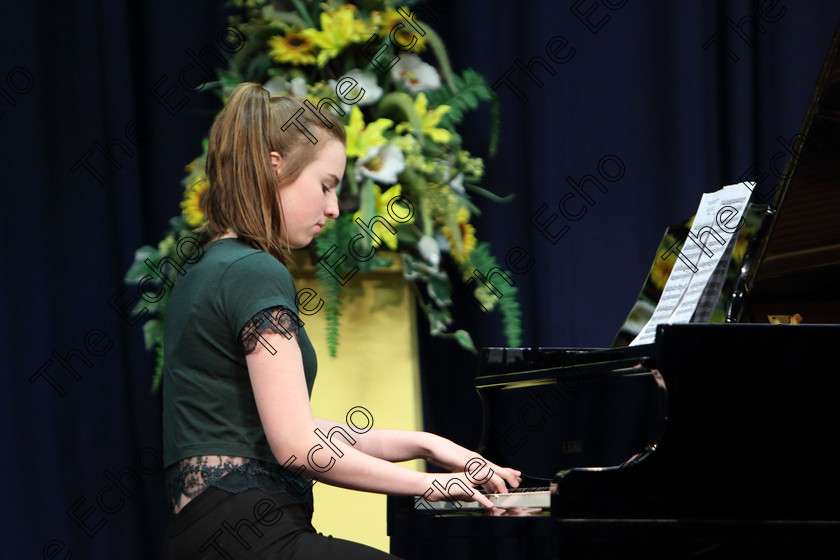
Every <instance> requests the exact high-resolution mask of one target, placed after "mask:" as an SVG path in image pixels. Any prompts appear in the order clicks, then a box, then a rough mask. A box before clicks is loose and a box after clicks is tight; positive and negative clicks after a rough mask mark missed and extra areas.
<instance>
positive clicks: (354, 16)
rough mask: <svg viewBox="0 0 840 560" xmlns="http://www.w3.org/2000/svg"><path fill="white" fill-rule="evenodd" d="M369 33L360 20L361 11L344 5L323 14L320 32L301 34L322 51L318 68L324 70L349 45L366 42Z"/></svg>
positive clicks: (309, 31)
mask: <svg viewBox="0 0 840 560" xmlns="http://www.w3.org/2000/svg"><path fill="white" fill-rule="evenodd" d="M369 31H370V26H369V25H368V24H366V23H365V22H364V21H363V20H362V19H361V18H359V9H358V8H356V6H354V5H352V4H343V5H341V6H338V7H337V8H336V9H334V10H330V11H325V12H321V30H320V31H319V30H317V29H312V28H310V29H304V30H303V31H302V32H301V33H302V34H303V35H304V36H305V37H307V38H308V39H310V40H311V41H312V42H313V43H315V45H317V46H318V48H319V49H321V50H320V52H318V66H319V67H320V68H323V67H324V65H325V64H326V63H327V61H329V60H331V59H333V58H335V57H337V56H338V55H339V53H341V51H342V50H343V49H344V48H345V47H347V45H350V44H352V43H361V42H364V41H365V40H366V39H367V37H366V36H369V35H370V33H369Z"/></svg>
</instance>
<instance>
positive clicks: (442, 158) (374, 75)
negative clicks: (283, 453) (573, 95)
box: [126, 0, 521, 386]
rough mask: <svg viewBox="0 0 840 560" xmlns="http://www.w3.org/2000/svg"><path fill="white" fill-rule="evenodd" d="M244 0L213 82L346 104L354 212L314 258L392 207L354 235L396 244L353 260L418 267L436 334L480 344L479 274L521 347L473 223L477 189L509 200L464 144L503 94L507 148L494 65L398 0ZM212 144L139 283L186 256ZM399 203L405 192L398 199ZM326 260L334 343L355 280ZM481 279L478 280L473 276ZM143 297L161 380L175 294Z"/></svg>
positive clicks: (511, 294) (347, 212) (344, 208)
mask: <svg viewBox="0 0 840 560" xmlns="http://www.w3.org/2000/svg"><path fill="white" fill-rule="evenodd" d="M232 4H233V5H234V6H235V7H237V8H239V10H240V12H241V14H242V15H240V16H236V17H233V18H232V22H231V23H232V24H233V25H234V26H235V27H236V28H237V29H238V30H239V31H240V32H242V33H243V34H244V36H245V38H246V41H245V42H244V46H243V48H242V49H241V50H239V51H237V52H236V53H235V54H234V55H233V57H232V58H231V60H230V63H229V67H228V68H227V69H225V70H220V71H219V72H218V80H217V81H216V82H213V83H212V84H209V85H212V87H214V88H216V89H217V90H218V91H219V92H220V94H221V96H222V99H223V100H226V99H227V96H228V95H229V94H230V92H231V91H232V90H233V89H234V88H235V87H236V85H238V84H239V83H241V82H246V81H248V82H257V83H261V84H263V85H264V87H265V88H266V89H268V90H269V91H270V92H271V93H272V94H275V95H294V96H296V97H299V98H305V99H307V100H309V101H310V102H311V103H312V104H313V106H316V107H317V106H318V104H319V103H320V102H322V101H323V100H325V99H328V100H329V101H331V102H332V103H333V104H334V105H336V106H339V107H341V108H342V109H343V111H344V113H345V115H344V116H343V118H344V122H345V123H346V132H347V171H346V173H345V176H344V178H343V181H342V186H341V189H340V193H339V207H340V209H341V215H340V217H339V218H338V219H337V220H332V221H330V222H328V224H327V226H326V227H325V228H324V230H323V231H322V232H321V234H320V235H319V236H317V237H316V241H315V243H313V244H312V245H311V246H310V247H309V248H308V249H307V250H308V251H310V253H311V257H312V259H313V260H317V259H318V258H325V255H326V254H327V253H329V252H330V250H331V249H333V250H334V249H335V248H336V247H337V248H338V249H339V251H340V252H341V253H342V254H347V252H348V251H347V249H346V248H347V247H348V242H349V241H350V240H351V239H352V238H353V237H354V236H357V237H358V234H359V233H360V231H361V230H360V226H359V225H358V221H359V220H361V222H362V223H364V224H369V223H371V220H372V219H373V218H374V217H376V216H379V217H381V218H382V219H384V220H385V221H387V224H388V226H390V227H385V226H384V224H382V223H381V222H382V220H378V221H379V222H380V225H378V226H376V227H377V230H376V231H377V232H378V233H377V234H376V235H373V236H362V239H361V240H357V242H356V243H355V245H354V247H355V249H356V251H357V252H356V253H355V254H359V255H368V254H371V253H373V252H375V251H376V250H377V249H379V248H380V246H381V245H383V244H384V245H385V246H386V247H387V249H385V251H384V254H374V255H373V256H372V258H369V259H368V260H364V261H362V260H361V259H356V261H354V260H353V258H352V257H351V256H349V255H348V260H347V262H345V264H343V265H342V270H343V269H345V268H346V269H351V268H353V267H358V269H359V272H361V273H364V272H366V271H371V270H376V269H379V268H383V267H386V266H389V265H390V264H391V262H392V260H393V259H395V258H398V259H400V260H401V264H402V270H403V276H404V279H405V280H406V281H407V282H408V283H409V284H410V285H411V286H412V288H413V290H414V292H415V295H416V300H417V301H418V303H419V305H420V307H421V309H422V311H423V312H424V314H425V316H426V317H427V318H428V321H429V324H430V329H431V333H432V334H433V335H435V336H440V337H451V338H454V339H455V340H456V341H457V342H458V343H459V344H460V345H461V346H463V347H465V348H468V349H470V350H472V351H475V347H474V345H473V342H472V339H471V337H470V335H469V333H467V332H466V331H465V330H463V329H456V330H454V331H452V330H451V326H452V322H453V319H452V314H451V305H452V297H453V293H454V292H455V290H463V289H464V286H465V285H466V286H469V288H468V289H469V290H472V294H470V295H471V296H474V301H475V302H476V303H477V304H480V305H481V306H483V307H484V308H485V309H487V310H490V309H493V308H494V307H498V308H499V309H500V310H501V312H502V321H503V329H504V333H505V337H506V339H507V343H508V345H510V346H518V345H519V344H520V334H521V331H520V326H519V322H520V311H519V305H518V302H517V299H516V288H515V287H514V286H513V285H508V284H506V283H505V282H504V281H494V287H495V288H496V290H495V291H491V289H489V288H488V287H487V286H486V285H485V284H484V283H483V282H482V281H480V280H481V277H480V275H483V274H488V273H489V271H491V270H493V269H494V268H496V267H497V264H496V262H495V260H494V258H493V256H492V255H491V254H490V251H489V247H488V244H487V243H483V242H479V241H478V240H477V238H476V232H475V228H474V227H473V225H472V224H471V223H470V220H471V218H472V217H473V216H475V215H476V214H478V213H479V209H478V208H477V207H476V205H475V204H474V202H473V201H472V200H471V195H472V194H479V195H482V196H485V197H488V198H489V199H491V200H494V201H504V200H505V199H502V198H499V197H497V196H495V195H493V194H492V193H490V192H488V191H486V190H484V189H482V188H481V187H480V186H479V183H480V181H481V179H482V175H483V173H484V164H483V161H482V159H481V158H479V157H474V156H473V155H471V154H470V153H469V152H468V151H466V150H464V149H463V148H462V141H461V137H460V136H459V135H458V133H457V131H456V129H455V127H456V126H457V125H458V124H459V123H460V122H461V121H462V119H463V117H464V114H465V113H466V112H467V111H470V110H473V109H476V108H477V107H478V106H479V104H480V103H482V102H490V103H491V115H492V133H491V139H490V146H489V150H488V152H489V153H490V155H492V154H493V153H494V151H495V146H496V138H497V136H498V130H499V125H498V103H497V101H496V99H495V96H494V94H493V91H492V90H491V89H490V88H489V87H488V85H487V82H486V81H485V80H484V78H483V77H482V76H481V75H479V74H478V73H476V72H474V71H472V70H469V69H468V70H465V71H464V72H463V73H461V74H460V75H459V74H457V73H455V72H454V71H453V70H452V68H451V66H450V63H449V58H448V55H447V52H446V49H445V47H444V45H443V42H442V41H441V39H440V38H439V36H438V35H437V34H436V33H435V32H434V30H433V29H432V28H431V27H430V26H429V25H428V24H427V23H426V22H423V21H421V20H420V19H415V15H416V14H415V12H412V11H411V8H406V7H404V6H401V7H395V6H393V5H392V4H391V2H390V1H388V0H368V1H365V0H359V2H358V4H351V3H347V2H341V1H327V2H315V1H312V0H292V1H290V2H289V1H285V2H284V1H275V2H271V1H269V0H235V1H233V2H232ZM406 4H408V5H409V6H410V5H411V4H412V2H411V1H409V2H406ZM432 9H433V8H427V10H432ZM441 15H443V14H441ZM433 63H434V64H435V65H433ZM325 110H330V109H325ZM205 156H206V141H205V144H204V153H203V154H202V155H200V156H199V157H198V158H196V160H195V161H193V162H192V163H191V164H190V165H189V166H187V172H188V175H187V177H186V179H185V180H184V185H185V187H186V188H185V193H184V199H183V201H182V203H181V208H182V214H181V216H178V217H176V218H173V220H172V222H171V226H172V229H171V230H170V231H169V232H167V234H166V237H165V238H164V239H163V240H162V241H161V242H160V244H159V245H158V246H157V247H156V248H155V247H150V246H145V247H142V248H141V249H139V250H138V251H137V254H136V258H135V263H134V265H133V266H132V267H131V269H130V270H129V271H128V274H127V277H126V281H127V282H135V283H136V282H138V281H139V280H140V279H141V278H142V277H144V275H146V274H147V271H146V270H145V267H146V265H145V264H144V263H145V262H146V261H147V260H152V261H154V260H155V259H157V260H158V261H160V259H163V258H165V257H173V258H174V257H175V254H176V251H175V249H176V247H178V246H179V243H180V242H181V241H182V240H183V239H185V238H186V237H187V236H195V235H196V234H194V233H192V232H193V230H194V229H195V228H197V227H199V226H200V225H201V224H202V221H203V216H202V213H201V210H200V207H199V199H200V197H201V194H202V192H203V191H204V189H205V188H206V186H207V179H206V177H205V175H204V159H205ZM395 203H399V205H398V206H397V207H393V206H391V205H393V204H395ZM357 219H358V220H357ZM336 258H337V257H335V256H333V257H331V259H332V260H334V259H336ZM167 262H168V261H167ZM169 268H170V270H169V272H168V273H169V274H170V276H171V277H172V278H174V277H175V276H177V274H178V271H177V270H173V268H174V267H169ZM316 271H317V275H318V279H319V281H320V284H321V286H322V287H323V289H324V292H323V293H321V294H319V296H321V297H322V299H324V300H325V302H326V303H325V306H324V309H323V310H322V311H321V312H323V313H325V314H326V319H327V332H328V340H327V342H328V346H329V350H330V353H331V355H333V356H334V355H335V354H336V348H337V345H338V332H339V323H340V317H341V295H342V283H341V282H339V281H337V280H336V279H335V278H334V277H333V276H332V275H331V273H330V272H329V271H328V270H327V267H325V266H316ZM474 271H478V275H475V274H474ZM470 278H475V281H469V282H468V280H469V279H470ZM496 278H499V277H498V276H497V277H496ZM465 282H466V284H464V283H465ZM453 286H455V288H453ZM166 295H168V294H166ZM140 307H145V308H147V309H149V310H150V311H152V312H154V313H153V314H152V315H151V317H152V318H151V319H150V320H148V321H147V322H146V324H145V325H144V335H145V342H146V346H147V348H149V349H155V350H156V351H157V354H158V365H157V368H156V369H157V371H156V376H155V386H156V384H157V383H158V382H159V377H160V371H161V368H162V355H163V352H162V347H163V315H164V312H165V307H166V297H163V298H161V299H160V301H156V302H148V301H142V302H141V303H140V304H139V305H138V308H140Z"/></svg>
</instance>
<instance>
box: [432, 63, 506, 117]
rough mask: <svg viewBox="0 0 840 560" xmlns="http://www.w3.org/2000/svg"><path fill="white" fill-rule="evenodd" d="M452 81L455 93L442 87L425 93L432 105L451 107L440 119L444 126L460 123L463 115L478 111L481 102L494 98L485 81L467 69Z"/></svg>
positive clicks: (446, 87)
mask: <svg viewBox="0 0 840 560" xmlns="http://www.w3.org/2000/svg"><path fill="white" fill-rule="evenodd" d="M453 79H454V81H455V86H456V88H457V89H456V90H455V91H453V90H452V88H450V87H449V86H448V85H444V86H442V87H441V88H440V89H437V90H433V91H429V92H426V97H427V99H428V100H429V102H430V103H431V104H432V105H434V106H436V107H437V106H440V105H448V106H449V107H451V109H450V110H449V112H447V113H446V114H445V115H444V116H443V119H441V124H442V125H446V126H454V125H456V124H458V123H460V122H461V121H462V120H463V119H464V113H466V112H467V111H472V110H475V109H478V106H479V104H480V103H481V102H482V101H492V100H493V99H494V98H495V94H494V93H493V90H492V89H490V86H488V85H487V81H486V80H485V79H484V77H483V76H482V75H481V74H479V73H478V72H476V71H475V70H472V69H470V68H467V69H466V70H464V72H463V75H462V76H458V75H457V74H455V75H454V76H453Z"/></svg>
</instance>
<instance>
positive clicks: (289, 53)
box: [268, 31, 315, 66]
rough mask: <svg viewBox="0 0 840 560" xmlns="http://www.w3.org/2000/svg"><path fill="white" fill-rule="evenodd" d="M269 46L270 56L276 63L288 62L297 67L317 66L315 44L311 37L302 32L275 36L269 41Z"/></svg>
mask: <svg viewBox="0 0 840 560" xmlns="http://www.w3.org/2000/svg"><path fill="white" fill-rule="evenodd" d="M268 46H269V53H268V54H269V55H271V58H273V59H274V60H275V61H276V62H281V63H282V62H287V63H289V64H294V65H296V66H300V65H304V64H306V65H312V64H315V43H313V42H312V39H311V38H310V37H309V35H306V34H304V33H302V32H300V31H290V32H288V33H286V35H275V36H274V37H272V38H271V39H269V40H268Z"/></svg>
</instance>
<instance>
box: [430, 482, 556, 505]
mask: <svg viewBox="0 0 840 560" xmlns="http://www.w3.org/2000/svg"><path fill="white" fill-rule="evenodd" d="M484 495H485V496H487V498H489V499H490V501H491V502H493V506H494V507H497V508H513V507H536V508H547V507H549V506H550V505H551V496H550V494H549V491H548V487H547V486H542V487H535V488H511V489H510V490H509V491H508V492H505V493H500V494H484ZM414 509H416V510H419V509H425V510H429V509H432V510H435V511H457V510H464V509H467V510H476V509H484V506H482V505H481V504H479V503H478V502H462V501H452V502H430V501H428V500H424V499H423V498H420V497H415V499H414Z"/></svg>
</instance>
